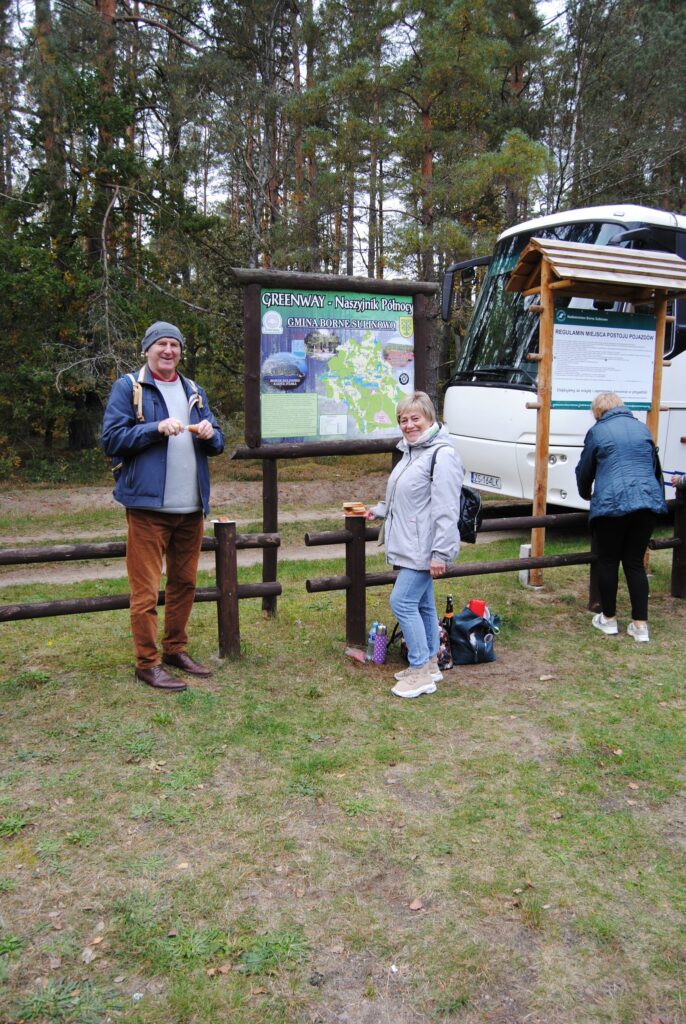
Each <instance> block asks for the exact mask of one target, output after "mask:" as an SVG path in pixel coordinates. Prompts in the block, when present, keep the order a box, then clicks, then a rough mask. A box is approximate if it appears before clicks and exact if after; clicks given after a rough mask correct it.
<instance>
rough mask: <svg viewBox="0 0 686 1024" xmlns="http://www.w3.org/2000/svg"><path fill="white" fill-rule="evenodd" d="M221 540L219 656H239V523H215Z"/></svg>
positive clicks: (217, 566) (218, 558)
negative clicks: (237, 558) (237, 551)
mask: <svg viewBox="0 0 686 1024" xmlns="http://www.w3.org/2000/svg"><path fill="white" fill-rule="evenodd" d="M214 536H215V538H216V540H217V551H216V555H215V574H216V579H217V590H218V591H219V595H218V597H217V628H218V633H219V657H220V658H238V657H239V656H240V653H241V632H240V625H239V619H238V563H237V560H236V524H235V522H229V523H215V524H214Z"/></svg>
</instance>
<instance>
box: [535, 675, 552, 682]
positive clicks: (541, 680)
mask: <svg viewBox="0 0 686 1024" xmlns="http://www.w3.org/2000/svg"><path fill="white" fill-rule="evenodd" d="M554 678H555V676H550V675H546V676H539V677H538V681H539V683H549V682H550V681H551V680H552V679H554Z"/></svg>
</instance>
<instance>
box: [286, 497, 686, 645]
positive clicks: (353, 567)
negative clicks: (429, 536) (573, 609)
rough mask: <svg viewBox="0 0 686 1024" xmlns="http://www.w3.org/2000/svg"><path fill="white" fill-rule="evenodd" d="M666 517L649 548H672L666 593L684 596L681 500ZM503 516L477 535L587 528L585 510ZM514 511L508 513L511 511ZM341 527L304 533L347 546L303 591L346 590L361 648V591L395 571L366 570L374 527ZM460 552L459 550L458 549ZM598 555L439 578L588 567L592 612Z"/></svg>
mask: <svg viewBox="0 0 686 1024" xmlns="http://www.w3.org/2000/svg"><path fill="white" fill-rule="evenodd" d="M668 507H669V511H668V515H667V516H666V517H664V518H663V519H662V520H661V522H673V523H674V534H675V535H674V536H673V537H670V538H664V539H657V540H651V542H650V544H649V547H650V548H651V549H652V550H656V551H657V550H664V549H669V548H671V549H673V556H672V580H671V594H672V596H673V597H686V501H684V500H682V499H681V498H679V497H678V498H677V500H676V501H671V502H669V503H668ZM507 511H508V515H506V516H501V517H498V518H490V519H484V521H483V523H482V525H481V528H480V533H495V532H508V531H515V530H531V529H533V528H534V527H545V528H546V529H558V530H561V529H570V528H578V527H584V526H586V524H587V522H588V515H587V513H586V512H565V513H559V514H550V515H539V516H532V515H529V516H523V515H518V514H516V513H517V512H518V511H519V510H518V509H516V508H515V509H512V508H510V509H508V510H507ZM513 512H514V513H515V514H511V513H513ZM344 522H345V526H344V528H343V529H342V530H328V531H323V532H314V533H306V534H305V544H306V545H308V546H316V545H320V544H321V545H323V544H345V545H346V571H345V574H344V575H340V576H328V577H321V578H319V579H312V580H307V581H306V583H305V587H306V590H307V592H308V593H310V594H317V593H323V592H325V591H331V590H345V592H346V614H345V636H346V642H347V643H349V644H354V645H356V646H363V645H364V644H365V642H366V639H367V613H366V590H367V587H380V586H385V585H388V584H391V583H393V582H394V581H395V579H396V576H397V575H398V574H397V572H392V571H389V572H381V573H369V574H368V573H367V572H366V563H365V559H366V545H367V542H368V541H374V540H377V539H378V536H379V528H378V527H370V526H367V521H366V519H364V517H363V516H347V517H346V518H345V521H344ZM462 550H463V552H464V548H463V549H462ZM596 560H597V555H596V553H595V551H594V550H593V547H591V550H590V551H579V552H573V553H570V554H565V555H540V556H538V557H530V558H505V559H500V560H496V561H491V562H465V563H461V564H459V565H455V566H454V567H453V568H452V569H449V570H448V572H446V573H445V575H444V576H442V577H441V579H454V578H459V577H462V576H485V575H488V574H490V573H502V572H521V571H522V570H527V569H554V568H560V567H562V566H568V565H590V566H591V571H590V574H589V608H592V609H594V610H596V609H597V608H598V607H599V605H598V590H597V581H596V576H595V571H594V565H595V562H596Z"/></svg>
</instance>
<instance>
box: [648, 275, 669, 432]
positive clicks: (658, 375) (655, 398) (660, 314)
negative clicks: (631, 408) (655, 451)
mask: <svg viewBox="0 0 686 1024" xmlns="http://www.w3.org/2000/svg"><path fill="white" fill-rule="evenodd" d="M666 324H667V295H666V294H665V292H663V291H656V292H655V359H654V365H653V390H652V394H651V398H650V409H649V410H648V414H647V416H646V425H647V427H648V430H649V431H650V433H651V434H652V435H653V441H654V442H655V444H657V435H658V431H659V429H660V396H661V393H662V363H663V361H664V357H665V326H666Z"/></svg>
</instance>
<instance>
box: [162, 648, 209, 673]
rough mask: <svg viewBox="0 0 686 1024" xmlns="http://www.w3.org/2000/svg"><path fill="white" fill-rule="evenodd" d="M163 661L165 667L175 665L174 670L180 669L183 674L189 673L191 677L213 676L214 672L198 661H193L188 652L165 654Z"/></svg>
mask: <svg viewBox="0 0 686 1024" xmlns="http://www.w3.org/2000/svg"><path fill="white" fill-rule="evenodd" d="M162 661H163V662H164V664H165V665H173V666H174V668H180V669H181V671H182V672H187V673H188V675H189V676H203V677H204V678H207V676H211V675H212V670H211V669H209V668H208V667H207V666H206V665H200V664H198V662H197V661H193V659H192V658H191V656H190V654H188V653H187V651H178V653H177V654H163V655H162Z"/></svg>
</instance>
